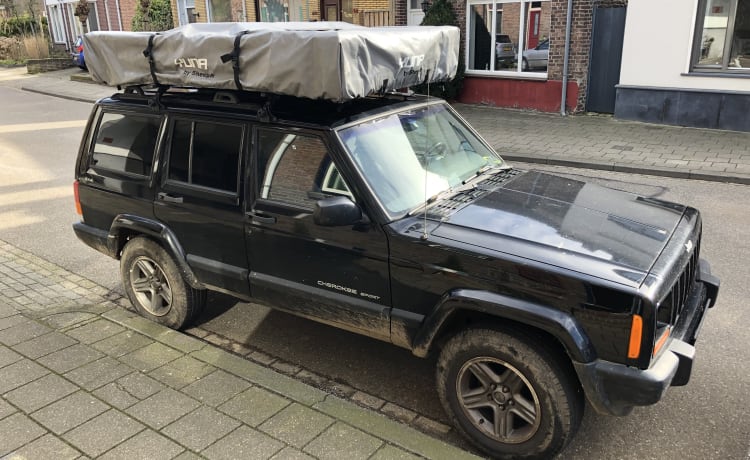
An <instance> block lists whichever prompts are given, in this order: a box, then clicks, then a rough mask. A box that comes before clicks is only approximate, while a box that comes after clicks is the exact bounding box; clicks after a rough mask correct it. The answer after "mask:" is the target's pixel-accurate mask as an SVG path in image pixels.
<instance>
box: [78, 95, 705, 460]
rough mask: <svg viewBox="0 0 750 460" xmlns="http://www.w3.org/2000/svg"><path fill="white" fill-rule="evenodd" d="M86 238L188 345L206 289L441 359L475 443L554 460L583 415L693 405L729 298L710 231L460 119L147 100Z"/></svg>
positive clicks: (686, 213)
mask: <svg viewBox="0 0 750 460" xmlns="http://www.w3.org/2000/svg"><path fill="white" fill-rule="evenodd" d="M75 174H76V181H75V192H76V193H75V195H76V200H77V206H78V209H79V212H80V214H81V221H80V222H77V223H75V224H74V229H75V232H76V234H77V235H78V237H79V238H80V239H81V240H82V241H84V242H85V243H86V244H88V245H89V246H91V247H93V248H95V249H97V250H99V251H101V252H103V253H105V254H107V255H109V256H111V257H114V258H117V259H120V264H121V272H122V280H123V284H124V286H125V290H126V291H127V294H128V296H129V298H130V300H131V302H132V303H133V305H134V306H135V308H136V309H137V310H138V311H139V312H140V313H141V314H142V315H143V316H145V317H147V318H150V319H152V320H154V321H157V322H160V323H162V324H165V325H167V326H169V327H173V328H181V327H183V326H185V325H186V324H187V323H188V322H189V321H190V320H191V319H193V318H195V316H196V315H197V314H198V312H199V311H200V310H201V307H202V306H203V304H204V302H205V299H206V290H207V289H212V290H216V291H220V292H224V293H229V294H232V295H234V296H236V297H238V298H240V299H244V300H248V301H254V302H262V303H266V304H268V305H270V306H272V307H274V308H279V309H281V310H284V311H287V312H291V313H294V314H298V315H301V316H304V317H307V318H311V319H314V320H316V321H321V322H324V323H327V324H332V325H335V326H338V327H341V328H344V329H348V330H351V331H356V332H359V333H362V334H366V335H368V336H371V337H375V338H378V339H381V340H385V341H388V342H391V343H393V344H395V345H397V346H400V347H404V348H408V349H410V350H412V352H413V353H414V354H415V355H416V356H419V357H424V356H427V355H428V354H429V353H430V352H433V351H435V352H438V353H439V362H438V368H437V384H438V385H437V387H438V391H439V393H440V399H441V401H442V403H443V405H444V407H445V410H446V411H447V413H448V414H449V416H450V418H451V419H452V421H453V423H454V424H455V426H456V427H457V428H458V430H459V431H461V432H462V433H463V434H465V435H466V436H467V437H468V438H469V439H470V440H471V441H472V442H473V443H474V444H475V445H476V446H477V447H479V448H480V449H482V450H483V451H484V452H486V453H488V454H489V455H491V456H497V457H550V456H552V455H553V454H554V453H556V452H558V451H560V450H561V449H562V448H563V447H564V446H565V445H566V443H567V442H569V440H570V439H571V438H572V436H573V435H574V433H575V431H576V429H577V428H578V425H579V423H580V420H581V416H582V413H583V408H584V395H585V397H586V398H587V399H588V400H589V401H590V403H591V405H592V406H593V407H594V409H596V410H597V411H599V412H602V413H606V414H613V415H625V414H627V413H629V412H630V410H631V409H632V408H633V407H634V406H640V405H648V404H653V403H656V402H657V401H658V400H659V399H660V398H661V397H662V395H663V394H664V392H665V391H666V389H667V388H668V387H669V386H670V385H672V386H676V385H685V384H686V383H687V382H688V380H689V378H690V372H691V365H692V362H693V358H694V353H695V349H694V348H693V344H694V343H695V340H696V337H697V335H698V331H699V330H700V327H701V324H702V323H703V320H704V318H705V316H706V311H707V309H708V308H709V307H711V306H713V304H714V302H715V300H716V297H717V293H718V288H719V281H718V279H717V278H715V277H713V276H712V275H711V274H710V269H709V266H708V264H707V263H706V262H705V261H704V260H702V259H700V257H699V251H700V243H701V218H700V215H699V213H698V211H697V210H695V209H693V208H689V207H686V206H682V205H679V204H675V203H670V202H665V201H661V200H657V199H652V198H644V197H640V196H636V195H632V194H629V193H625V192H622V191H617V190H611V189H607V188H603V187H600V186H596V185H592V184H587V183H584V182H580V181H577V180H572V179H567V178H561V177H556V176H553V175H548V174H544V173H541V172H532V171H521V170H517V169H513V168H511V167H510V166H508V165H507V164H505V163H504V162H503V160H502V159H501V158H500V157H499V156H498V155H497V154H496V153H495V152H494V151H493V150H492V148H490V147H489V146H488V145H487V143H486V142H485V141H484V140H482V139H481V138H480V137H479V136H478V135H477V133H476V132H475V131H474V130H472V128H471V127H469V126H468V125H467V124H466V122H464V121H463V120H462V119H461V117H460V116H458V115H457V114H456V113H455V112H454V111H453V109H452V108H451V107H450V106H449V105H448V104H446V103H445V102H444V101H442V100H439V99H434V98H425V97H407V96H403V95H402V96H383V97H375V98H363V99H358V100H354V101H351V102H348V103H345V104H333V103H328V102H322V101H310V100H300V99H294V98H287V97H265V96H264V95H261V94H257V93H239V92H218V91H212V90H200V91H182V92H178V91H166V92H165V91H163V90H160V91H158V92H148V91H146V92H144V91H143V89H137V90H128V91H126V92H125V93H120V94H116V95H114V96H112V97H111V98H107V99H104V100H101V101H99V102H98V103H97V104H96V106H95V107H94V110H93V112H92V115H91V118H90V121H89V124H88V127H87V128H86V131H85V134H84V138H83V141H82V144H81V148H80V152H79V156H78V161H77V164H76V172H75Z"/></svg>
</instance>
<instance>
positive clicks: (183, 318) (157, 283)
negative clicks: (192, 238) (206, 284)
mask: <svg viewBox="0 0 750 460" xmlns="http://www.w3.org/2000/svg"><path fill="white" fill-rule="evenodd" d="M120 273H121V275H122V283H123V285H124V286H125V292H126V293H127V295H128V298H129V299H130V302H131V303H132V304H133V306H134V307H135V309H136V310H138V313H140V314H141V316H143V317H145V318H148V319H150V320H152V321H155V322H157V323H161V324H163V325H165V326H167V327H170V328H173V329H180V328H182V327H184V326H186V325H187V324H188V323H189V322H190V321H191V320H192V319H193V318H195V317H196V316H197V315H198V314H199V313H200V311H201V310H202V309H203V305H204V304H205V302H206V291H205V290H202V289H194V288H193V287H191V286H190V285H189V284H188V283H187V282H185V280H184V279H183V277H182V275H181V274H180V271H179V269H178V268H177V264H175V262H174V261H173V260H172V258H171V257H170V256H169V254H168V253H167V251H165V250H164V248H162V247H161V246H160V245H159V244H157V243H156V242H154V241H152V240H150V239H148V238H144V237H138V238H133V239H132V240H130V241H129V242H128V243H127V244H126V245H125V248H124V249H123V251H122V258H121V259H120Z"/></svg>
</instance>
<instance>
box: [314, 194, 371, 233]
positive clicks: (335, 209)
mask: <svg viewBox="0 0 750 460" xmlns="http://www.w3.org/2000/svg"><path fill="white" fill-rule="evenodd" d="M360 220H362V210H361V209H360V208H359V206H357V204H356V203H354V202H353V201H352V200H350V199H349V198H348V197H345V196H332V197H328V198H324V199H322V200H318V201H317V202H316V203H315V210H314V211H313V221H314V222H315V223H316V224H317V225H322V226H324V227H343V226H345V225H354V224H356V223H357V222H359V221H360Z"/></svg>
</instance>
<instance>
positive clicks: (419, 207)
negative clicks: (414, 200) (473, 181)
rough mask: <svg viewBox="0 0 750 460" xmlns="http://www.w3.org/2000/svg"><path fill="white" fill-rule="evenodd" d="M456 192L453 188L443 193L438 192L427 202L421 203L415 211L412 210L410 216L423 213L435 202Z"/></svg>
mask: <svg viewBox="0 0 750 460" xmlns="http://www.w3.org/2000/svg"><path fill="white" fill-rule="evenodd" d="M455 191H456V190H455V189H453V188H451V187H448V188H447V189H445V190H443V191H440V192H437V193H436V194H434V195H432V196H431V197H429V198H427V199H426V200H424V202H422V203H420V204H419V205H418V206H416V207H415V208H414V209H412V210H411V211H409V215H410V216H411V215H414V214H416V213H417V212H419V211H422V210H423V209H424V208H426V207H427V206H429V205H431V204H432V203H434V202H436V201H438V200H439V199H441V198H442V197H443V196H444V195H446V194H453V193H454V192H455Z"/></svg>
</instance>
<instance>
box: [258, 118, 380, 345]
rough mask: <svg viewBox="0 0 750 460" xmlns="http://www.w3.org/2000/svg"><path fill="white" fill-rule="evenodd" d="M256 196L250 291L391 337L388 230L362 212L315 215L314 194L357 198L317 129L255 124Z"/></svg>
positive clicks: (348, 326)
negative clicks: (337, 222) (351, 220)
mask: <svg viewBox="0 0 750 460" xmlns="http://www.w3.org/2000/svg"><path fill="white" fill-rule="evenodd" d="M253 144H254V146H255V155H256V156H255V158H256V161H255V176H256V177H255V179H254V180H253V181H252V183H253V184H254V185H253V186H252V189H253V190H251V191H250V193H252V194H253V196H255V200H254V202H253V204H252V206H251V207H250V208H249V209H248V210H247V211H248V212H247V226H246V238H247V247H248V262H249V265H250V270H251V272H250V284H251V290H252V291H253V297H254V298H256V299H258V300H262V301H265V302H268V303H270V304H272V305H273V306H274V307H276V308H280V309H283V310H287V311H289V312H292V313H295V314H299V315H302V316H306V317H309V318H311V319H315V320H318V321H321V322H324V323H329V324H334V325H336V326H337V327H342V328H345V329H349V330H353V331H356V332H359V333H364V334H367V335H370V336H373V337H376V338H379V339H383V340H389V338H390V319H389V315H390V302H391V295H390V282H389V273H388V245H387V240H386V236H385V234H384V233H383V231H382V229H381V228H380V226H379V225H377V224H376V223H375V222H373V221H371V220H370V219H368V218H367V217H366V216H364V217H363V219H362V221H361V222H359V223H357V224H355V225H348V226H342V227H324V226H320V225H317V224H315V222H314V221H313V209H314V206H315V204H316V202H317V200H319V199H322V198H325V197H329V196H335V195H341V196H346V197H349V198H351V199H352V200H354V201H355V202H357V199H356V196H355V195H354V194H353V193H352V191H351V189H350V188H349V187H348V185H347V181H346V180H345V178H344V177H343V176H342V175H341V174H340V172H339V171H340V170H339V168H337V166H336V164H335V163H334V162H333V158H332V157H331V155H330V153H329V152H330V148H329V146H328V145H327V144H326V142H325V141H324V137H322V136H320V135H318V133H315V132H304V133H303V132H300V131H299V130H294V131H292V130H288V129H281V128H279V129H271V128H262V129H261V128H259V129H257V131H256V133H255V141H254V142H253Z"/></svg>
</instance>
